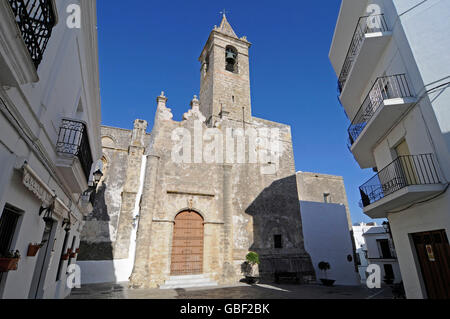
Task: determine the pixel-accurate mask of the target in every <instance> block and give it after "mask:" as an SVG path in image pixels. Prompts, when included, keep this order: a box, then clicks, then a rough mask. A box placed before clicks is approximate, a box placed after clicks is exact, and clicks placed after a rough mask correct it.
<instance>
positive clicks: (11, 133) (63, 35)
mask: <svg viewBox="0 0 450 319" xmlns="http://www.w3.org/2000/svg"><path fill="white" fill-rule="evenodd" d="M23 3H27V4H28V6H27V7H22V6H23ZM69 5H72V6H70V7H69ZM73 5H75V6H73ZM68 9H69V10H68ZM78 9H79V11H78ZM19 12H21V14H19ZM78 13H79V14H80V15H79V16H78V15H77V14H78ZM78 17H80V18H81V20H79V19H78ZM27 18H29V19H32V20H29V21H35V22H34V24H33V25H32V28H31V29H27V30H28V31H24V30H25V27H24V24H25V23H27V21H24V20H25V19H27ZM68 18H70V19H69V22H70V23H67V21H68ZM37 20H39V22H36V21H37ZM78 22H80V24H79V25H78ZM28 26H29V24H28ZM69 26H70V27H69ZM37 30H40V34H39V35H37V34H36V33H37V32H38V31H37ZM26 32H28V33H26ZM97 51H98V47H97V29H96V1H92V0H80V1H77V0H70V1H69V0H67V1H66V0H57V1H53V0H47V1H26V2H23V1H15V0H5V1H1V3H0V163H1V165H2V168H1V170H0V254H2V255H3V256H0V257H5V256H6V254H7V253H8V252H10V251H16V250H18V251H19V252H20V255H21V257H20V259H19V261H18V264H17V269H16V270H10V271H4V272H1V273H0V298H3V299H10V298H18V299H24V298H32V299H34V298H37V299H41V298H50V299H52V298H64V297H66V296H67V295H68V294H69V293H70V288H69V287H68V286H67V285H66V278H67V276H68V274H67V268H68V264H75V261H76V258H77V253H76V249H77V248H78V247H79V241H80V231H81V229H82V227H83V216H85V215H86V214H87V213H89V212H90V209H92V206H91V205H90V204H89V201H88V200H86V199H85V198H82V197H81V194H82V193H83V192H84V191H85V190H87V189H88V183H89V179H91V178H92V177H91V176H92V171H93V169H94V168H96V162H97V160H99V159H100V157H101V143H100V121H101V114H100V95H99V71H98V52H97ZM52 207H53V208H54V209H53V210H51V208H52ZM46 208H50V209H49V210H44V209H46ZM50 211H52V214H51V215H50V214H49V212H50ZM40 213H41V215H39V214H40ZM44 217H47V218H46V220H47V221H46V222H45V221H44ZM69 225H70V227H69ZM69 228H70V230H69ZM41 243H42V244H43V245H42V247H41V248H40V249H39V250H38V252H37V253H36V254H35V256H28V255H33V253H31V252H30V244H31V245H34V244H41ZM70 250H72V253H70ZM0 262H2V263H3V264H2V265H3V267H5V264H4V262H5V260H4V259H3V260H2V259H1V258H0ZM13 268H14V267H13ZM4 270H5V269H4ZM6 270H7V268H6Z"/></svg>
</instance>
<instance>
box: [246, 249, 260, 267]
mask: <svg viewBox="0 0 450 319" xmlns="http://www.w3.org/2000/svg"><path fill="white" fill-rule="evenodd" d="M245 259H246V260H247V262H248V263H249V264H250V265H252V266H253V265H259V255H258V254H257V253H255V252H253V251H251V252H249V253H248V254H247V256H246V257H245Z"/></svg>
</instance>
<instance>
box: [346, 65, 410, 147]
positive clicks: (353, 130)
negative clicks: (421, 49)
mask: <svg viewBox="0 0 450 319" xmlns="http://www.w3.org/2000/svg"><path fill="white" fill-rule="evenodd" d="M412 96H413V93H412V91H411V90H410V88H409V85H408V81H407V80H406V75H405V74H399V75H391V76H384V77H380V78H378V79H377V80H376V81H375V83H374V85H373V86H372V88H371V90H370V92H369V94H368V95H367V97H366V99H365V100H364V102H363V104H362V105H361V107H360V109H359V111H358V113H356V116H355V118H354V119H353V121H352V124H351V125H350V127H349V128H348V134H349V138H350V143H351V144H352V145H353V143H354V142H355V141H356V139H357V138H358V137H359V135H361V132H362V131H363V130H364V128H365V127H366V125H367V123H368V122H369V121H370V119H371V118H372V116H373V115H374V114H375V112H376V111H377V110H378V108H379V107H380V106H381V105H382V104H383V101H384V100H388V99H394V98H406V97H412Z"/></svg>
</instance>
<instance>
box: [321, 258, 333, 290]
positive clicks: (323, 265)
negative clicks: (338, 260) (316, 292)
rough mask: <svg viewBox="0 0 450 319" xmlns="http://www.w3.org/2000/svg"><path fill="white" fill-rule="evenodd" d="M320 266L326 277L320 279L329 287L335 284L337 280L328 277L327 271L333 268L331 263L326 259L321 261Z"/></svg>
mask: <svg viewBox="0 0 450 319" xmlns="http://www.w3.org/2000/svg"><path fill="white" fill-rule="evenodd" d="M318 266H319V269H320V270H321V271H323V272H324V273H325V278H321V279H320V281H321V282H322V284H323V285H324V286H327V287H331V286H333V285H334V283H335V282H336V280H332V279H328V276H327V271H328V270H330V269H331V266H330V263H327V262H326V261H321V262H320V263H319V265H318Z"/></svg>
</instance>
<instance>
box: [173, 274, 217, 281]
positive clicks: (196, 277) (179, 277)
mask: <svg viewBox="0 0 450 319" xmlns="http://www.w3.org/2000/svg"><path fill="white" fill-rule="evenodd" d="M204 278H206V279H209V276H208V274H200V275H183V276H170V277H169V280H185V279H204Z"/></svg>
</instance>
